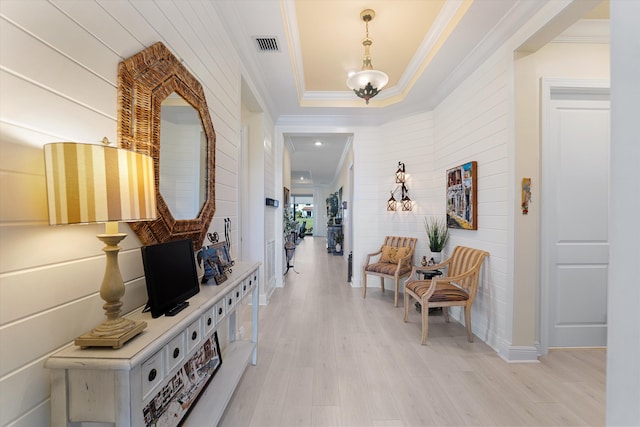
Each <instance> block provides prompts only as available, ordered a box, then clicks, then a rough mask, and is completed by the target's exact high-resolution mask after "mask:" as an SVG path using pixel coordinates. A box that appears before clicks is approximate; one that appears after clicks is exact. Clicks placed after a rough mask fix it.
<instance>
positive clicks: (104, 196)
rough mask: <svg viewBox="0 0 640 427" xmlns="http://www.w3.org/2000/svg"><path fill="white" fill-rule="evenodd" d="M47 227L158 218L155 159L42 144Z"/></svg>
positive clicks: (114, 150)
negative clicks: (47, 211)
mask: <svg viewBox="0 0 640 427" xmlns="http://www.w3.org/2000/svg"><path fill="white" fill-rule="evenodd" d="M44 158H45V170H46V177H47V198H48V204H49V224H51V225H58V224H81V223H94V222H115V221H139V220H151V219H155V218H156V194H155V180H154V173H153V159H152V158H151V157H149V156H147V155H144V154H141V153H136V152H134V151H129V150H125V149H121V148H115V147H107V146H104V145H91V144H77V143H73V142H56V143H52V144H46V145H45V146H44Z"/></svg>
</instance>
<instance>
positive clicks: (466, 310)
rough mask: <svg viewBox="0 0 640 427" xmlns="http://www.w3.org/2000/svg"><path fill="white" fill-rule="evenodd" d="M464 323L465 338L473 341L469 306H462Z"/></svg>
mask: <svg viewBox="0 0 640 427" xmlns="http://www.w3.org/2000/svg"><path fill="white" fill-rule="evenodd" d="M464 323H466V324H467V340H468V341H469V342H473V333H472V332H471V306H470V305H468V306H465V307H464Z"/></svg>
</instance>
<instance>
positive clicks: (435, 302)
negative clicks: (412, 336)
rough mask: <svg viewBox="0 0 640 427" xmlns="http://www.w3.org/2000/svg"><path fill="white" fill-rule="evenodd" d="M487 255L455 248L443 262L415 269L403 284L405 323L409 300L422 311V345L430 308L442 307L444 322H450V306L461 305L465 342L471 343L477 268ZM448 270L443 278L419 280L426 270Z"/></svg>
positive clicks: (424, 340)
mask: <svg viewBox="0 0 640 427" xmlns="http://www.w3.org/2000/svg"><path fill="white" fill-rule="evenodd" d="M487 256H489V252H485V251H481V250H479V249H472V248H467V247H464V246H456V248H455V249H454V250H453V254H452V255H451V257H450V258H449V259H447V260H446V261H443V262H441V263H440V264H436V265H432V266H428V267H416V266H414V267H413V269H412V270H411V274H410V275H409V279H407V281H406V282H405V288H404V321H405V322H407V320H408V318H409V297H412V298H414V299H415V300H416V301H418V303H420V305H421V308H422V309H421V312H422V345H425V344H426V343H427V333H428V332H429V308H430V307H442V314H443V315H444V319H445V321H446V322H447V323H448V322H449V307H451V306H463V307H464V319H465V323H466V326H467V339H468V340H469V342H473V333H472V332H471V305H472V304H473V300H474V299H475V297H476V292H477V290H478V278H479V275H480V267H482V263H483V261H484V259H485V257H487ZM445 267H448V268H447V275H446V276H435V277H434V278H433V279H431V280H420V279H418V278H417V274H420V272H423V271H428V270H437V269H441V268H445Z"/></svg>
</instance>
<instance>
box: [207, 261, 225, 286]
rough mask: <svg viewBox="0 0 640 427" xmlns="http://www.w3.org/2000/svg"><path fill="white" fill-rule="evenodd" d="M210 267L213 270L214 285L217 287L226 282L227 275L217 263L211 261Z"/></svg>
mask: <svg viewBox="0 0 640 427" xmlns="http://www.w3.org/2000/svg"><path fill="white" fill-rule="evenodd" d="M211 267H212V269H213V280H214V281H215V282H216V285H219V284H221V283H223V282H224V281H225V280H227V274H226V273H225V270H224V268H223V267H222V265H220V263H219V262H218V261H215V260H212V261H211Z"/></svg>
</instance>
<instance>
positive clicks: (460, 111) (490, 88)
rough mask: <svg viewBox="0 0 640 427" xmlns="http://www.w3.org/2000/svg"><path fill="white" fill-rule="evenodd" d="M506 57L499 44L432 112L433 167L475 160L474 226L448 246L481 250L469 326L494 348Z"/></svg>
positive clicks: (501, 331) (504, 243) (504, 204)
mask: <svg viewBox="0 0 640 427" xmlns="http://www.w3.org/2000/svg"><path fill="white" fill-rule="evenodd" d="M509 61H510V56H509V55H508V54H507V53H506V50H505V49H500V50H498V51H497V52H496V53H494V54H493V55H492V56H491V57H490V58H489V59H488V60H487V61H486V62H484V63H483V65H482V66H480V67H479V68H478V69H477V70H476V71H475V72H474V73H473V74H471V75H470V76H469V77H468V78H467V79H466V80H465V81H464V82H463V83H462V84H461V85H459V86H458V87H457V88H456V90H455V91H453V93H452V94H451V95H450V96H449V97H447V98H446V99H445V100H444V102H442V103H441V104H440V105H439V106H438V107H437V108H436V109H435V110H434V112H433V115H434V122H435V131H434V135H435V141H436V143H435V152H434V157H435V159H436V164H437V165H438V166H437V170H436V171H437V172H438V173H439V174H440V176H441V177H442V180H441V182H440V183H439V188H441V190H440V193H442V194H443V196H442V197H444V188H445V180H444V176H445V171H446V170H447V169H449V168H451V167H455V166H457V165H460V164H463V163H466V162H469V161H472V160H475V161H477V162H478V230H475V231H470V230H452V232H451V238H450V240H449V244H448V248H449V251H451V250H452V248H454V247H455V246H457V245H463V246H471V247H474V248H478V249H483V250H486V251H488V252H489V253H490V257H489V258H488V259H487V261H485V264H484V268H483V273H482V280H481V283H480V288H479V289H478V294H477V296H476V301H475V302H474V305H473V310H472V319H473V320H472V326H473V331H474V333H475V334H476V335H478V336H479V337H480V338H481V339H482V340H484V341H486V342H487V343H488V344H489V345H491V346H492V347H493V348H495V349H498V348H499V346H500V345H501V343H502V340H503V339H504V337H505V332H506V331H505V327H504V326H505V321H506V320H505V315H506V310H507V306H506V304H508V303H510V302H507V301H506V298H507V297H506V294H507V289H506V288H507V286H510V285H509V284H508V280H507V263H509V262H513V259H509V255H508V254H509V248H508V246H509V235H510V230H509V214H510V212H511V209H510V206H511V202H510V200H509V195H510V194H511V191H510V184H509V183H510V182H511V172H510V168H511V166H510V164H511V162H512V160H510V159H509V157H508V152H509V148H508V144H509V135H508V134H509V126H510V120H512V118H511V116H510V113H509V110H510V108H511V107H510V97H511V96H512V89H511V86H510V82H511V77H510V76H511V70H510V62H509Z"/></svg>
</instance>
